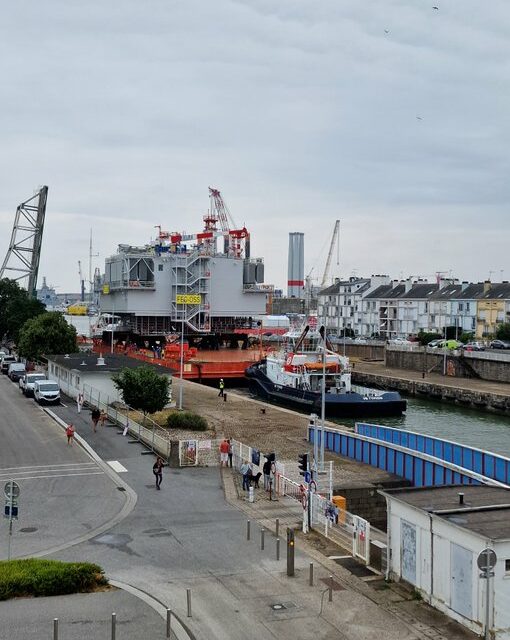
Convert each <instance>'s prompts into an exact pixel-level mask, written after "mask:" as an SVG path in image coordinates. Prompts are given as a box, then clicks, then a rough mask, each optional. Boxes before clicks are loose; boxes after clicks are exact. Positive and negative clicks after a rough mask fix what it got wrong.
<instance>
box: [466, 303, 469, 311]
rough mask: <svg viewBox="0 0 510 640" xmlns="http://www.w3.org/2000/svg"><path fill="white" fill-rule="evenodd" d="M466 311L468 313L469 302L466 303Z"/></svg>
mask: <svg viewBox="0 0 510 640" xmlns="http://www.w3.org/2000/svg"><path fill="white" fill-rule="evenodd" d="M466 311H469V302H466Z"/></svg>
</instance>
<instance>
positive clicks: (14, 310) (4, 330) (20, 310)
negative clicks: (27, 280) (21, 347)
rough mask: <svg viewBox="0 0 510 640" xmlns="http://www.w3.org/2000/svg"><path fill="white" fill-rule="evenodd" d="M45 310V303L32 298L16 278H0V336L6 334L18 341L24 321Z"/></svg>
mask: <svg viewBox="0 0 510 640" xmlns="http://www.w3.org/2000/svg"><path fill="white" fill-rule="evenodd" d="M44 311H45V307H44V305H43V303H42V302H39V300H36V299H35V298H31V297H30V296H29V295H28V292H27V291H25V289H22V288H21V287H20V286H19V284H18V283H17V282H16V281H15V280H10V279H9V278H2V280H0V338H1V337H2V336H6V337H7V338H9V339H10V340H14V342H17V341H18V338H19V331H20V329H21V327H22V326H23V325H24V323H25V322H26V321H27V320H29V319H30V318H34V317H35V316H38V315H39V314H41V313H44Z"/></svg>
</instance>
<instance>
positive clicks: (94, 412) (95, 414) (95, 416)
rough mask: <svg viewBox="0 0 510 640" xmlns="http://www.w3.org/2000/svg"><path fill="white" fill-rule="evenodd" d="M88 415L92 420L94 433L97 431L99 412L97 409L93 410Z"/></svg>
mask: <svg viewBox="0 0 510 640" xmlns="http://www.w3.org/2000/svg"><path fill="white" fill-rule="evenodd" d="M90 415H91V418H92V429H93V431H94V433H95V432H96V429H97V423H98V422H99V418H100V417H101V412H100V411H99V409H97V408H94V409H92V413H91V414H90Z"/></svg>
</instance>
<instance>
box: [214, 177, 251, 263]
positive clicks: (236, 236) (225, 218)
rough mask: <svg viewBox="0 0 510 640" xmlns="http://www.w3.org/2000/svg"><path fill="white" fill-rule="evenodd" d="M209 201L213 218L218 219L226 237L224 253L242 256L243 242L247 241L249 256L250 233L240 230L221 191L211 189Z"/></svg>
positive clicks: (246, 250) (246, 249) (237, 256)
mask: <svg viewBox="0 0 510 640" xmlns="http://www.w3.org/2000/svg"><path fill="white" fill-rule="evenodd" d="M209 200H210V203H211V209H210V212H211V216H212V218H217V219H218V222H219V223H220V227H221V231H222V234H223V237H224V239H225V240H224V242H225V244H224V252H225V253H226V254H228V255H230V256H233V257H235V258H240V257H241V256H242V240H245V243H246V244H245V257H246V258H248V257H249V255H247V254H249V248H248V247H249V233H248V230H247V229H246V227H243V228H242V229H238V228H237V225H236V223H235V222H234V219H233V218H232V215H231V214H230V211H229V210H228V207H227V205H226V204H225V201H224V200H223V198H222V196H221V193H220V191H219V189H214V188H213V187H209Z"/></svg>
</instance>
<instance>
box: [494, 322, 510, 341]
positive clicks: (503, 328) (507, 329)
mask: <svg viewBox="0 0 510 640" xmlns="http://www.w3.org/2000/svg"><path fill="white" fill-rule="evenodd" d="M496 338H497V339H498V340H510V323H508V322H505V323H503V324H500V325H499V326H498V328H497V329H496Z"/></svg>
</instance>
